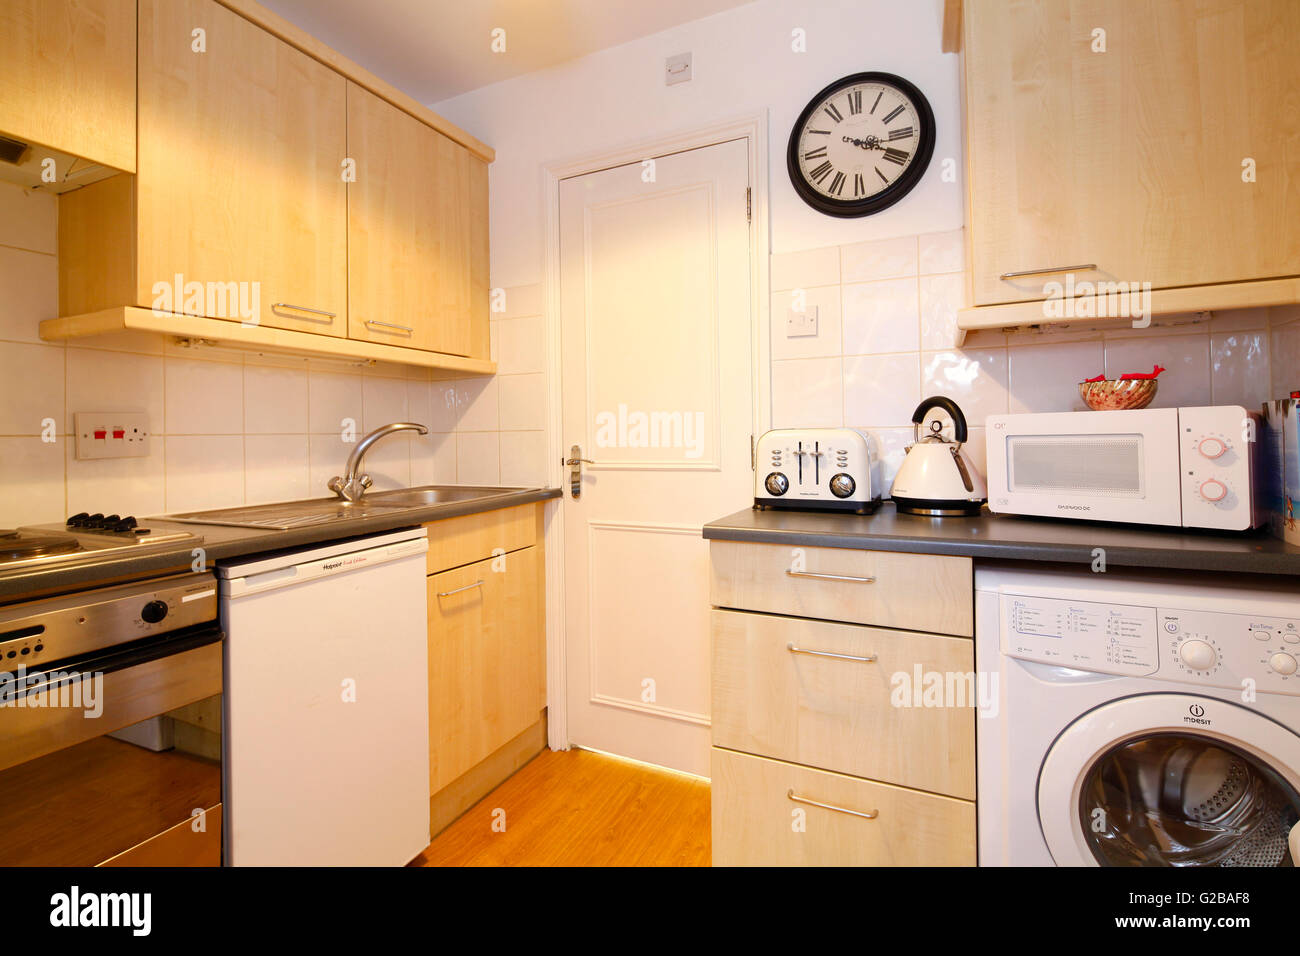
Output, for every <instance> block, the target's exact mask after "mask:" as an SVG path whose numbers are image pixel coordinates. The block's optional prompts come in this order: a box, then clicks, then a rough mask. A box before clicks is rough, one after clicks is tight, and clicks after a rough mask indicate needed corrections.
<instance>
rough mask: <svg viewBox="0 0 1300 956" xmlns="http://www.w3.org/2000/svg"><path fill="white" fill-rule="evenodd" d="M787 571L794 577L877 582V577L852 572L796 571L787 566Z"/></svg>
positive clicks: (865, 582) (867, 582)
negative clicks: (858, 575)
mask: <svg viewBox="0 0 1300 956" xmlns="http://www.w3.org/2000/svg"><path fill="white" fill-rule="evenodd" d="M785 573H786V574H788V575H790V577H792V578H817V579H819V580H822V581H856V582H858V583H859V584H875V583H876V579H875V578H860V577H856V576H855V575H852V574H823V573H822V572H821V571H796V570H795V569H794V568H786V569H785Z"/></svg>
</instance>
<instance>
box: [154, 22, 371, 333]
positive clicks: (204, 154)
mask: <svg viewBox="0 0 1300 956" xmlns="http://www.w3.org/2000/svg"><path fill="white" fill-rule="evenodd" d="M199 29H201V30H203V31H204V36H203V45H204V50H203V52H197V51H196V50H195V48H194V45H195V43H196V40H195V36H194V31H196V30H199ZM139 86H140V93H139V101H140V105H139V122H140V144H139V152H140V156H139V173H138V175H137V177H136V190H137V218H136V231H137V237H138V239H137V242H138V263H137V276H136V280H137V288H136V304H137V305H141V306H149V305H151V304H153V302H154V300H155V292H154V285H155V283H159V282H161V283H169V284H170V283H174V282H175V277H176V276H177V275H181V276H183V277H184V281H185V282H190V281H197V282H199V283H203V284H204V287H205V290H206V289H216V290H217V291H218V292H221V291H222V290H223V289H224V290H227V292H226V293H225V294H228V290H230V289H231V288H234V289H236V290H237V291H241V292H243V291H244V290H247V292H248V295H249V297H250V298H248V299H247V300H246V301H251V293H252V290H253V289H254V288H256V290H257V300H258V306H259V309H258V313H259V314H258V322H259V324H261V325H264V326H268V327H271V328H278V329H293V330H298V331H303V332H313V333H317V334H324V335H336V336H343V335H346V334H347V315H346V310H347V184H346V183H345V181H344V166H343V162H344V159H345V158H346V156H347V151H346V146H347V129H346V125H345V124H346V122H347V107H346V86H347V81H346V80H345V79H344V78H343V77H342V76H340V75H339V74H338V73H336V72H334V71H333V70H331V69H329V68H328V67H326V66H324V65H323V64H321V63H320V62H318V61H317V60H315V59H312V58H311V57H309V56H307V55H306V54H304V53H302V52H300V51H298V50H297V49H295V48H293V47H292V46H290V45H289V44H287V43H285V42H283V41H282V40H280V39H278V38H277V37H275V36H273V35H271V34H270V33H267V32H266V31H264V30H262V29H261V28H259V27H257V26H255V25H254V24H252V23H250V22H249V21H247V20H245V19H244V18H242V17H240V16H238V15H236V14H235V13H233V12H231V11H230V10H227V9H226V8H225V7H223V6H220V5H218V4H216V3H214V2H212V0H140V76H139ZM229 283H250V285H248V286H244V285H239V286H235V287H231V286H229V285H228V284H229ZM252 283H256V286H252V285H251V284H252ZM209 284H212V285H209ZM212 298H213V297H209V296H206V295H205V307H204V308H202V309H199V308H195V307H194V305H193V304H192V303H191V305H190V306H189V307H186V306H185V305H184V304H183V303H175V304H174V305H173V307H172V308H171V309H169V310H168V311H174V312H188V313H190V314H197V315H206V316H207V317H208V318H217V319H220V318H230V319H236V320H238V319H240V318H241V316H240V314H239V312H238V311H237V310H232V309H230V308H229V306H228V305H227V306H226V307H225V308H224V309H222V308H220V307H218V308H217V309H216V310H215V311H216V312H225V313H226V314H213V312H214V310H213V309H212V308H211V299H212ZM221 298H222V296H217V297H216V301H217V302H218V303H219V302H220V299H221Z"/></svg>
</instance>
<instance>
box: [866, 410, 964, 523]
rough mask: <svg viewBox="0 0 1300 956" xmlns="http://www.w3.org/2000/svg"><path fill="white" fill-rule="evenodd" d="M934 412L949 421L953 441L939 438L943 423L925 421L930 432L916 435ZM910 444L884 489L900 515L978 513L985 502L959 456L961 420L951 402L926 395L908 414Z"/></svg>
mask: <svg viewBox="0 0 1300 956" xmlns="http://www.w3.org/2000/svg"><path fill="white" fill-rule="evenodd" d="M932 408H940V409H943V410H944V411H945V412H947V413H948V415H949V417H950V418H952V434H953V441H948V440H947V439H945V438H944V437H943V422H941V421H938V420H935V421H932V422H930V433H929V434H928V435H926V436H925V437H924V438H922V437H921V424H922V423H923V422H924V421H925V413H926V412H928V411H930V409H932ZM912 423H913V425H914V426H915V433H916V441H915V442H914V443H913V444H911V445H908V446H907V455H906V457H904V458H903V464H902V465H901V466H900V467H899V469H898V474H897V475H895V476H894V486H893V489H892V490H891V491H890V495H891V497H892V498H893V499H894V504H895V505H896V506H897V508H898V510H899V511H900V512H903V513H905V514H913V515H931V516H936V517H946V516H949V515H953V516H956V515H978V514H979V513H980V505H982V504H983V503H984V502H985V501H987V500H988V489H987V488H986V486H985V484H984V479H983V477H981V476H980V473H979V472H978V471H976V470H975V468H974V466H973V465H972V464H971V463H970V460H969V459H968V458H967V457H966V455H965V454H964V453H963V452H962V450H961V446H962V445H963V444H964V443H965V441H966V416H965V415H963V414H962V411H961V409H960V408H959V407H958V406H957V403H956V402H954V401H953V400H952V399H951V398H947V397H945V396H943V395H932V396H931V397H930V398H927V399H926V400H925V401H923V402H922V403H921V404H920V405H917V406H916V411H914V412H913V413H912Z"/></svg>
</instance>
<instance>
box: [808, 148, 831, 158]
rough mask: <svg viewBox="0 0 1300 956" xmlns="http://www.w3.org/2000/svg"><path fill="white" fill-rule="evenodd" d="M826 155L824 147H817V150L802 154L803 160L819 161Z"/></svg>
mask: <svg viewBox="0 0 1300 956" xmlns="http://www.w3.org/2000/svg"><path fill="white" fill-rule="evenodd" d="M825 155H826V147H825V146H819V147H817V149H814V150H812V151H811V152H807V153H804V154H803V158H804V159H821V158H823V157H824V156H825Z"/></svg>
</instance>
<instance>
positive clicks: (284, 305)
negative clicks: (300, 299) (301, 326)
mask: <svg viewBox="0 0 1300 956" xmlns="http://www.w3.org/2000/svg"><path fill="white" fill-rule="evenodd" d="M281 309H294V310H295V311H298V312H310V313H311V314H312V315H320V316H324V321H327V322H328V321H331V320H333V319H334V318H335V317H336V316H337V315H338V313H337V312H326V311H325V310H324V309H309V308H307V307H306V306H305V305H294V304H293V303H292V302H272V303H271V311H272V312H274V313H275V314H276V315H280V316H284V318H286V319H302V318H307V316H302V315H285V314H284V313H283V312H281V311H280V310H281ZM316 321H320V320H316Z"/></svg>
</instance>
